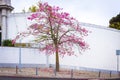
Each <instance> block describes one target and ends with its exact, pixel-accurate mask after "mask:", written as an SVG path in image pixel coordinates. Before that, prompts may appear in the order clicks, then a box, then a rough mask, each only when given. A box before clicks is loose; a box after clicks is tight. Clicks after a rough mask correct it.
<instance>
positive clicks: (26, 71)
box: [0, 68, 119, 80]
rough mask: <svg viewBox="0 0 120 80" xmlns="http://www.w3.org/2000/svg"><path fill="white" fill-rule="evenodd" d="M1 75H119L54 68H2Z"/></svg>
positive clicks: (94, 78) (100, 79) (95, 78)
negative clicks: (57, 70)
mask: <svg viewBox="0 0 120 80" xmlns="http://www.w3.org/2000/svg"><path fill="white" fill-rule="evenodd" d="M0 76H17V77H34V78H38V77H47V78H74V79H89V80H104V79H116V78H119V75H118V74H116V73H114V74H113V73H111V74H110V73H106V72H95V71H85V70H70V69H60V71H59V72H55V70H54V69H53V68H37V69H36V68H21V69H17V68H0Z"/></svg>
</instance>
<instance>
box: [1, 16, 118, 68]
mask: <svg viewBox="0 0 120 80" xmlns="http://www.w3.org/2000/svg"><path fill="white" fill-rule="evenodd" d="M28 16H29V14H25V15H24V14H11V15H9V16H8V27H9V30H8V31H9V38H10V39H13V38H14V37H15V35H16V33H17V30H18V31H22V30H25V28H26V26H28V25H29V24H32V23H30V21H28V20H27V19H26V18H27V17H28ZM16 26H17V27H16ZM82 26H83V27H85V28H87V29H88V30H89V31H91V32H92V33H90V34H89V36H88V37H86V38H85V40H86V41H87V42H88V43H89V45H90V50H87V51H85V52H82V55H81V54H78V53H77V51H76V54H78V56H77V57H75V56H71V57H68V56H65V57H64V58H61V59H60V64H61V65H71V66H81V67H89V68H99V69H107V70H116V69H117V56H116V50H120V31H118V30H114V29H109V28H105V27H101V26H99V27H98V26H95V25H83V24H82ZM26 41H27V40H26ZM10 49H11V48H10ZM10 49H9V48H8V49H7V50H6V48H0V63H17V62H18V53H19V52H18V51H17V50H18V49H17V48H15V50H12V49H13V48H12V49H11V50H10ZM12 55H14V58H12ZM22 55H23V58H22V62H23V63H46V61H45V59H46V58H45V56H43V55H42V54H39V52H38V51H37V50H34V49H25V48H24V49H23V50H22ZM41 59H42V60H41ZM54 62H55V61H54V56H53V55H52V56H50V59H49V63H54Z"/></svg>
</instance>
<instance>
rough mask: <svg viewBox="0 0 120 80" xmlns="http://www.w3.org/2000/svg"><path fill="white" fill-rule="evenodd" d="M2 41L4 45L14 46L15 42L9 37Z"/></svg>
mask: <svg viewBox="0 0 120 80" xmlns="http://www.w3.org/2000/svg"><path fill="white" fill-rule="evenodd" d="M2 43H3V46H10V47H13V46H14V44H12V40H9V39H7V40H4V41H3V42H2Z"/></svg>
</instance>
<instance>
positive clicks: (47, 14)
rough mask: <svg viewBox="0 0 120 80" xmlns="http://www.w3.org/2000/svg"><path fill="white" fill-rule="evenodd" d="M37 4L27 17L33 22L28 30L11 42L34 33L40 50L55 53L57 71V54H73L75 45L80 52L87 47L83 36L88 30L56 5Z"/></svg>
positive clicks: (57, 69) (57, 68)
mask: <svg viewBox="0 0 120 80" xmlns="http://www.w3.org/2000/svg"><path fill="white" fill-rule="evenodd" d="M38 6H39V9H38V10H37V12H36V13H33V14H32V15H31V16H29V17H28V19H29V20H31V21H34V22H35V23H34V24H32V25H30V26H29V28H28V31H26V32H23V33H20V34H18V35H17V36H16V38H15V39H14V40H13V42H15V41H16V40H17V39H19V38H20V37H25V36H28V35H34V36H35V37H36V38H35V41H36V42H38V43H39V44H40V45H41V47H40V51H46V54H50V55H51V54H55V57H56V63H55V64H56V71H59V56H62V57H63V56H65V55H68V56H71V55H75V54H74V47H75V46H77V47H78V50H79V51H80V52H81V51H84V50H86V49H88V47H89V46H88V44H87V43H86V42H85V41H84V39H83V38H84V36H87V35H88V32H89V31H87V30H86V29H85V28H81V26H80V24H79V22H78V21H77V20H76V19H75V18H73V17H71V16H70V15H69V13H67V12H62V8H59V7H58V6H57V7H56V6H50V5H49V4H48V3H39V5H38Z"/></svg>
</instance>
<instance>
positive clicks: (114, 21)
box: [109, 13, 120, 30]
mask: <svg viewBox="0 0 120 80" xmlns="http://www.w3.org/2000/svg"><path fill="white" fill-rule="evenodd" d="M109 27H110V28H115V29H118V30H120V13H119V14H118V15H117V16H116V17H112V18H111V19H110V21H109Z"/></svg>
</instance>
